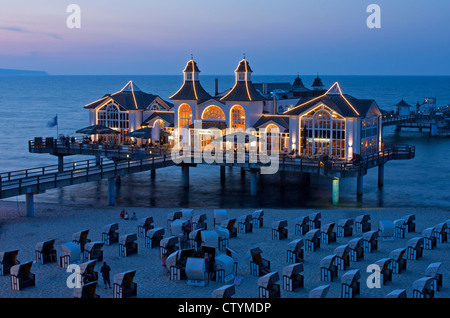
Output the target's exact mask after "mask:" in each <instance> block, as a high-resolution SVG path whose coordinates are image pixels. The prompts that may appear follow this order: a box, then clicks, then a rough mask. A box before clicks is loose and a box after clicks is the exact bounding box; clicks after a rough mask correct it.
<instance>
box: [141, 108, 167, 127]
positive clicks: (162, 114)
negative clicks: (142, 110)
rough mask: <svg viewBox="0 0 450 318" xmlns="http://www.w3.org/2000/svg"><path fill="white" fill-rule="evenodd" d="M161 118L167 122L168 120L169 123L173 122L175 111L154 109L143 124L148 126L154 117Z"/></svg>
mask: <svg viewBox="0 0 450 318" xmlns="http://www.w3.org/2000/svg"><path fill="white" fill-rule="evenodd" d="M157 117H159V118H161V119H162V120H164V121H165V122H168V123H169V124H173V123H174V113H173V111H158V110H156V111H154V112H153V113H152V114H151V115H150V116H149V117H148V118H147V119H146V120H144V122H143V123H142V125H141V126H146V125H148V123H149V122H150V121H151V120H153V119H154V118H157Z"/></svg>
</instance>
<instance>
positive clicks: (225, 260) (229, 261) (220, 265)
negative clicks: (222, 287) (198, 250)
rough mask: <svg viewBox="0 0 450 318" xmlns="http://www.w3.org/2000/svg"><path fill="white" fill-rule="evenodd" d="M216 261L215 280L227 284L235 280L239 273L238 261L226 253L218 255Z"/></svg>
mask: <svg viewBox="0 0 450 318" xmlns="http://www.w3.org/2000/svg"><path fill="white" fill-rule="evenodd" d="M214 262H215V267H214V270H215V276H214V277H215V280H216V281H217V282H219V283H225V284H229V283H231V282H233V281H234V278H235V277H236V274H237V262H236V261H235V260H234V259H233V258H232V257H230V256H227V255H226V254H220V255H218V256H216V257H215V258H214Z"/></svg>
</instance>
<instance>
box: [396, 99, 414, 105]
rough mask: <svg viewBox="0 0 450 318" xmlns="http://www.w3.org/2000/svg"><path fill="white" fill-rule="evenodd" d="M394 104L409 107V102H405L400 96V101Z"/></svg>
mask: <svg viewBox="0 0 450 318" xmlns="http://www.w3.org/2000/svg"><path fill="white" fill-rule="evenodd" d="M394 106H400V107H411V105H410V104H408V103H407V102H405V101H404V100H403V98H402V100H401V101H399V102H398V103H397V104H395V105H394Z"/></svg>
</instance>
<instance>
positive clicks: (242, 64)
mask: <svg viewBox="0 0 450 318" xmlns="http://www.w3.org/2000/svg"><path fill="white" fill-rule="evenodd" d="M235 72H236V73H242V72H248V73H253V71H252V69H251V67H250V64H248V62H247V60H246V59H245V58H244V59H242V60H241V61H239V64H238V67H237V68H236V70H235Z"/></svg>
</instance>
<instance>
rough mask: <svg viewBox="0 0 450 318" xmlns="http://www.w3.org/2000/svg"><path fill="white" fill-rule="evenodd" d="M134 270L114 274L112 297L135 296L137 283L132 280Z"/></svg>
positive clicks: (134, 273)
mask: <svg viewBox="0 0 450 318" xmlns="http://www.w3.org/2000/svg"><path fill="white" fill-rule="evenodd" d="M135 275H136V271H135V270H131V271H126V272H123V273H120V274H116V275H114V280H113V298H131V297H136V296H137V284H136V283H135V282H133V279H134V276H135Z"/></svg>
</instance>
